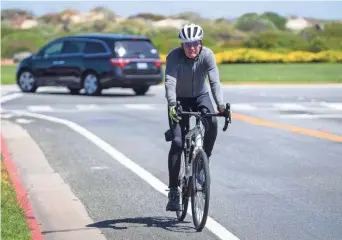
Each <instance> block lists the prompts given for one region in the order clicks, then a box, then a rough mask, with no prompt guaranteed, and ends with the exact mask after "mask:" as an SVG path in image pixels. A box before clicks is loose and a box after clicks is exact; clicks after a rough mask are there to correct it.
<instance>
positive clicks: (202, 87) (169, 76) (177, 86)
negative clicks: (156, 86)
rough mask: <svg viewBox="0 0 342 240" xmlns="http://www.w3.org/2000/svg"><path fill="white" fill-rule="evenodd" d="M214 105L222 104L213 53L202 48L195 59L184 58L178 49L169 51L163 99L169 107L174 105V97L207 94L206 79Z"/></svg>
mask: <svg viewBox="0 0 342 240" xmlns="http://www.w3.org/2000/svg"><path fill="white" fill-rule="evenodd" d="M207 76H208V77H209V83H210V88H211V92H212V95H213V98H214V100H215V102H216V105H217V106H218V105H221V104H224V103H223V95H222V89H221V84H220V75H219V71H218V68H217V65H216V60H215V56H214V53H213V51H212V50H211V49H209V48H207V47H204V46H203V47H202V51H201V52H200V54H199V56H198V57H197V59H195V60H192V59H189V58H187V57H186V56H185V54H184V50H183V49H182V48H181V47H179V48H175V49H173V50H171V51H170V53H169V54H168V55H167V57H166V69H165V90H166V94H165V97H166V99H167V101H168V104H169V105H170V106H172V105H175V104H176V97H198V96H199V95H202V94H204V93H207V92H208V88H207V85H206V84H205V79H206V77H207Z"/></svg>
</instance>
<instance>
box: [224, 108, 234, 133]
mask: <svg viewBox="0 0 342 240" xmlns="http://www.w3.org/2000/svg"><path fill="white" fill-rule="evenodd" d="M225 112H226V114H225V118H224V120H225V121H224V127H223V131H224V132H225V131H226V130H227V128H228V124H229V123H231V122H232V117H231V112H230V104H229V103H226V110H225ZM227 115H228V116H227Z"/></svg>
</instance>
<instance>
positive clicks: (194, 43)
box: [184, 41, 201, 48]
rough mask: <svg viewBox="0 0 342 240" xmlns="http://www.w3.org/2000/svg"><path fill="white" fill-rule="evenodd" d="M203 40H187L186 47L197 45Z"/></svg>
mask: <svg viewBox="0 0 342 240" xmlns="http://www.w3.org/2000/svg"><path fill="white" fill-rule="evenodd" d="M200 44H201V42H200V41H195V42H185V43H184V46H185V47H186V48H191V46H194V47H197V46H198V45H200Z"/></svg>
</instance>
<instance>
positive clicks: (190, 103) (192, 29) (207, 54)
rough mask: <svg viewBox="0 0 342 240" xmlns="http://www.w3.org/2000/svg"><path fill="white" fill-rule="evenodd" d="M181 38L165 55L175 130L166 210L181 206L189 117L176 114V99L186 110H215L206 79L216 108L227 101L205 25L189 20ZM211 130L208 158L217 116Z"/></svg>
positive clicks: (210, 122) (207, 141)
mask: <svg viewBox="0 0 342 240" xmlns="http://www.w3.org/2000/svg"><path fill="white" fill-rule="evenodd" d="M178 38H179V40H180V42H181V46H180V47H178V48H175V49H173V50H171V51H170V52H169V54H168V55H167V57H166V70H165V91H166V93H165V97H166V99H167V102H168V113H169V125H170V130H171V133H172V143H171V148H170V152H169V155H168V168H169V190H170V192H169V195H168V197H169V201H168V203H167V206H166V211H177V210H180V207H181V206H180V201H179V200H180V194H179V191H178V175H179V170H180V159H181V158H180V157H181V154H182V146H183V141H184V138H183V137H184V127H185V126H186V124H187V123H188V120H189V118H188V117H187V118H186V119H185V117H184V118H183V119H182V118H181V117H180V116H177V114H176V110H175V107H176V102H177V101H180V104H181V105H182V108H183V110H185V111H186V110H187V109H188V110H189V109H192V110H195V111H197V110H201V109H203V108H206V109H207V110H209V111H210V112H214V107H213V105H212V103H211V99H210V95H209V91H208V88H207V86H206V84H205V79H206V77H207V76H208V77H209V83H210V88H211V92H212V95H213V98H214V100H215V103H216V106H217V109H218V111H219V112H221V113H223V112H224V110H225V105H224V103H223V94H222V90H221V84H220V79H219V71H218V67H217V65H216V60H215V56H214V53H213V51H212V50H211V49H209V48H207V47H205V46H203V42H202V40H203V29H202V28H201V27H200V26H199V25H196V24H186V25H184V26H183V27H182V28H181V29H180V31H179V35H178ZM207 120H208V121H207V122H208V124H207V125H208V126H207V127H208V131H206V133H205V136H204V143H203V148H204V151H205V152H206V154H207V156H208V158H209V157H210V156H211V152H212V150H213V146H214V143H215V141H216V137H217V120H216V118H215V117H211V118H208V119H207Z"/></svg>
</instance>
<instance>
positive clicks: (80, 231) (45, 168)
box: [2, 120, 106, 240]
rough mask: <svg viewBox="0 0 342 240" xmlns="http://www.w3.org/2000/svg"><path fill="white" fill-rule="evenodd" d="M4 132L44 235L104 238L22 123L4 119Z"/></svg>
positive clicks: (60, 237)
mask: <svg viewBox="0 0 342 240" xmlns="http://www.w3.org/2000/svg"><path fill="white" fill-rule="evenodd" d="M2 135H3V137H4V139H5V141H6V144H7V147H8V151H9V153H10V154H11V156H12V159H13V162H14V165H15V166H16V168H17V171H18V173H19V176H20V179H21V181H22V183H23V185H24V188H25V189H26V191H27V192H28V199H29V200H30V203H31V206H32V209H33V212H34V215H35V217H36V219H37V220H38V222H39V224H40V229H41V232H42V234H43V236H44V239H59V240H62V239H68V240H73V239H75V240H79V239H92V240H104V239H106V238H105V237H104V235H102V233H101V231H100V230H99V229H97V228H91V227H87V225H88V224H92V223H94V222H93V221H92V219H91V218H90V217H89V216H88V213H87V211H86V209H85V207H84V206H83V204H82V203H81V202H80V200H79V199H78V198H77V197H76V196H75V195H74V194H73V193H72V191H71V189H70V188H69V186H68V185H67V184H66V183H65V182H64V181H63V179H62V178H61V177H60V175H59V174H58V173H57V172H55V171H54V170H53V169H52V168H51V167H50V165H49V163H48V161H47V160H46V158H45V156H44V154H43V152H42V151H41V150H40V148H39V147H38V145H37V144H36V143H35V141H34V140H33V139H32V138H31V137H30V135H29V134H28V133H27V132H26V131H25V130H24V129H23V128H22V127H21V126H19V125H16V124H13V123H11V122H9V121H6V120H2Z"/></svg>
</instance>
